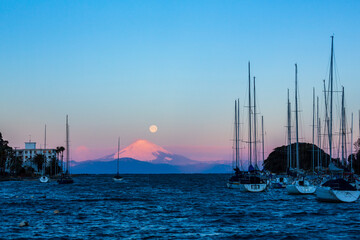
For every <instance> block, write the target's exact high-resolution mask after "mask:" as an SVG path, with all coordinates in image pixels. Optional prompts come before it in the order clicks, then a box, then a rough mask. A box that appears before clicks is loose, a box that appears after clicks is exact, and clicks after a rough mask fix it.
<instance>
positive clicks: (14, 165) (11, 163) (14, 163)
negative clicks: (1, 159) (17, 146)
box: [7, 151, 23, 176]
mask: <svg viewBox="0 0 360 240" xmlns="http://www.w3.org/2000/svg"><path fill="white" fill-rule="evenodd" d="M22 164H23V160H22V157H21V156H15V153H14V152H13V151H12V153H11V156H10V157H9V159H8V161H7V168H8V169H10V173H11V174H13V175H16V176H17V175H19V174H20V172H21V171H22V170H23V167H22Z"/></svg>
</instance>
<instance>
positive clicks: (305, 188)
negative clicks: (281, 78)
mask: <svg viewBox="0 0 360 240" xmlns="http://www.w3.org/2000/svg"><path fill="white" fill-rule="evenodd" d="M297 92H298V90H297V64H295V120H296V121H295V128H296V145H295V146H296V170H297V172H298V173H299V172H300V163H299V134H298V129H299V127H298V125H299V124H298V112H299V111H298V101H297ZM286 190H287V192H288V194H313V193H315V191H316V186H314V185H312V184H311V183H310V182H309V181H307V180H305V177H302V178H300V179H296V180H295V181H294V182H292V184H289V185H287V186H286Z"/></svg>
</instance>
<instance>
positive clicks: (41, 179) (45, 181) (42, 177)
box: [39, 176, 49, 183]
mask: <svg viewBox="0 0 360 240" xmlns="http://www.w3.org/2000/svg"><path fill="white" fill-rule="evenodd" d="M39 180H40V182H42V183H47V182H49V178H48V177H47V176H41V177H40V179H39Z"/></svg>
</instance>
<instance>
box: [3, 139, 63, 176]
mask: <svg viewBox="0 0 360 240" xmlns="http://www.w3.org/2000/svg"><path fill="white" fill-rule="evenodd" d="M64 151H65V148H64V147H62V146H61V147H57V148H56V155H57V157H53V158H51V159H50V162H49V163H50V164H48V165H49V166H47V167H46V168H45V174H46V175H55V174H58V173H61V171H62V165H63V164H62V159H63V152H64ZM59 159H61V162H59ZM31 162H32V163H33V164H34V165H35V167H36V168H37V170H38V172H41V171H42V168H43V166H44V165H45V164H44V163H45V162H46V159H45V156H44V155H43V154H36V155H35V156H34V157H33V158H32V159H31ZM6 169H9V170H10V175H12V176H33V175H34V173H35V169H33V168H32V167H29V166H28V167H24V166H23V160H22V157H21V156H16V155H15V151H14V150H13V149H12V148H11V147H10V146H9V142H8V141H6V140H4V139H3V137H2V134H1V132H0V176H6V175H8V174H9V173H7V172H6V171H5V170H6Z"/></svg>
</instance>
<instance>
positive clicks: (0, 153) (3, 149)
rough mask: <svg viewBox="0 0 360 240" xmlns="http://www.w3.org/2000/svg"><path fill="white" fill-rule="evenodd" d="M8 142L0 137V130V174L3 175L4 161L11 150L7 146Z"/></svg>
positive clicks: (0, 135)
mask: <svg viewBox="0 0 360 240" xmlns="http://www.w3.org/2000/svg"><path fill="white" fill-rule="evenodd" d="M8 144H9V142H8V141H6V140H4V139H3V138H2V134H1V132H0V175H5V168H6V161H7V160H8V158H9V154H10V153H11V152H12V148H11V147H9V146H8Z"/></svg>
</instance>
